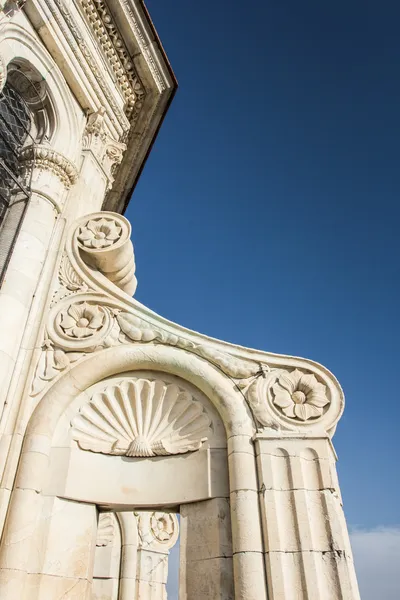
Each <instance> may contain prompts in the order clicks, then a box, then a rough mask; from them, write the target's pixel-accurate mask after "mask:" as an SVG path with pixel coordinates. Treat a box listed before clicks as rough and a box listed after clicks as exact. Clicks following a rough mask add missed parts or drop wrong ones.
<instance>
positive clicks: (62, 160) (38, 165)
mask: <svg viewBox="0 0 400 600" xmlns="http://www.w3.org/2000/svg"><path fill="white" fill-rule="evenodd" d="M19 160H20V166H21V169H22V171H23V172H28V173H30V172H31V170H32V169H33V168H35V169H40V170H42V171H50V172H51V173H54V175H57V177H58V178H59V179H60V180H61V182H62V183H63V184H64V186H65V188H66V189H67V190H68V189H70V187H71V186H72V185H74V183H76V181H77V180H78V171H77V168H76V167H75V165H74V164H73V163H72V162H71V161H69V160H68V158H66V157H65V156H64V155H63V154H61V153H60V152H56V150H53V149H52V148H50V147H49V146H46V145H42V144H32V145H31V146H25V148H22V149H21V151H20V155H19Z"/></svg>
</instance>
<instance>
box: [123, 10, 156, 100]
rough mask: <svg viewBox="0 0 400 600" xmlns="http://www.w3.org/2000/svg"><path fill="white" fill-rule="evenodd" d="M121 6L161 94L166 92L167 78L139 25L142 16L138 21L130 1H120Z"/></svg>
mask: <svg viewBox="0 0 400 600" xmlns="http://www.w3.org/2000/svg"><path fill="white" fill-rule="evenodd" d="M120 5H121V7H122V9H123V11H124V13H125V15H126V16H127V18H128V20H129V23H130V25H131V27H132V29H133V30H134V32H135V37H136V39H137V41H138V44H139V47H140V51H141V53H142V54H143V56H144V58H145V60H146V62H147V64H148V67H149V69H150V72H151V74H152V75H153V78H154V80H155V81H156V83H157V85H158V89H159V90H160V92H163V91H164V90H166V89H167V86H166V82H165V77H164V75H163V74H162V72H161V71H160V69H159V67H158V65H157V62H156V61H155V59H154V54H153V52H154V50H153V48H152V45H151V44H150V45H149V44H148V42H147V40H146V39H145V37H144V35H143V32H142V27H141V25H140V24H139V20H141V19H140V16H139V19H138V18H137V17H136V15H135V14H134V13H133V11H132V3H131V2H129V0H120Z"/></svg>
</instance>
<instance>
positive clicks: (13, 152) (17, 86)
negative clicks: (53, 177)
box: [0, 59, 56, 282]
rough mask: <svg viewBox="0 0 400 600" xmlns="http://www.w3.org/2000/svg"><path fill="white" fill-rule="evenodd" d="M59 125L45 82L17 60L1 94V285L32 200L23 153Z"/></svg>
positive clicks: (27, 64) (13, 63) (26, 65)
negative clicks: (23, 168)
mask: <svg viewBox="0 0 400 600" xmlns="http://www.w3.org/2000/svg"><path fill="white" fill-rule="evenodd" d="M55 124H56V119H55V112H54V110H53V105H52V102H51V99H50V95H49V93H48V87H47V85H46V81H45V79H44V78H43V76H42V75H41V74H40V73H39V72H38V71H37V70H36V69H35V68H34V67H32V65H30V63H29V62H28V61H27V60H25V59H15V60H13V61H12V62H11V63H10V64H9V65H8V68H7V78H6V81H5V84H4V86H3V89H2V90H1V92H0V282H1V281H2V279H3V277H4V275H5V271H6V268H7V264H8V261H9V258H10V256H11V252H12V248H13V245H14V242H15V240H16V237H17V235H18V231H19V228H20V225H21V223H22V219H23V217H24V213H25V209H26V206H27V203H28V200H29V197H30V173H29V172H28V173H27V172H26V170H25V172H24V175H23V176H22V173H21V169H20V160H19V154H20V151H21V149H22V148H24V147H25V146H28V145H32V144H35V143H43V142H50V140H51V137H52V135H53V133H54V131H55Z"/></svg>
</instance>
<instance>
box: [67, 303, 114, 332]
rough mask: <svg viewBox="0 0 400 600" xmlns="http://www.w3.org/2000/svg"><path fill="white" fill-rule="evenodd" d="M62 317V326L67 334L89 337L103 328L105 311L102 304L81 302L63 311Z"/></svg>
mask: <svg viewBox="0 0 400 600" xmlns="http://www.w3.org/2000/svg"><path fill="white" fill-rule="evenodd" d="M60 317H61V320H60V327H61V329H62V330H63V331H64V333H65V334H66V335H67V336H69V337H72V338H87V337H90V336H92V335H94V334H95V333H96V332H97V331H99V330H100V329H101V328H102V326H103V324H104V318H105V313H104V309H103V308H102V307H101V306H96V305H91V304H89V303H88V302H81V303H78V304H71V306H70V307H69V308H68V310H66V311H63V312H61V314H60Z"/></svg>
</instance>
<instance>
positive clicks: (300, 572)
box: [255, 434, 359, 600]
mask: <svg viewBox="0 0 400 600" xmlns="http://www.w3.org/2000/svg"><path fill="white" fill-rule="evenodd" d="M255 443H256V451H257V467H258V477H259V484H260V502H261V511H262V518H263V533H264V543H265V566H266V571H267V582H268V598H269V600H295V599H296V600H321V598H329V600H359V593H358V588H357V582H356V578H355V570H354V564H353V559H352V553H351V548H350V542H349V536H348V532H347V528H346V523H345V519H344V515H343V508H342V503H341V498H340V492H339V486H338V482H337V475H336V467H335V460H336V456H335V452H334V450H333V446H332V443H331V440H330V439H329V437H312V436H309V437H306V438H304V437H296V435H295V434H294V435H293V434H292V435H291V434H287V435H286V436H284V434H282V436H279V437H278V436H277V437H276V438H274V437H270V436H263V434H259V435H258V436H257V439H256V442H255Z"/></svg>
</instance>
